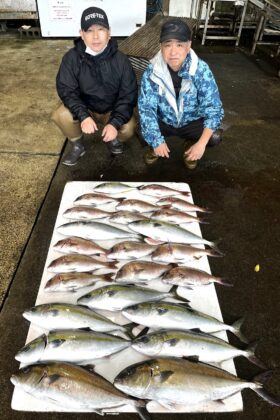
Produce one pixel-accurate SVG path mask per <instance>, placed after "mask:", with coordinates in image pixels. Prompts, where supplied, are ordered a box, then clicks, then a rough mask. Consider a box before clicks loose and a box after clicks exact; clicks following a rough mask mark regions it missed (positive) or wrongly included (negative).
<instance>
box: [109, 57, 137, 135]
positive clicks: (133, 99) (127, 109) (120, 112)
mask: <svg viewBox="0 0 280 420" xmlns="http://www.w3.org/2000/svg"><path fill="white" fill-rule="evenodd" d="M122 63H123V68H122V71H121V73H122V76H121V81H120V87H119V92H118V97H117V100H116V102H115V104H114V106H113V109H112V111H111V115H110V119H109V121H108V123H109V124H112V125H113V126H114V127H115V128H116V129H117V130H118V129H119V128H120V127H121V126H122V125H123V124H126V123H127V122H128V121H129V120H130V119H131V117H132V113H133V108H134V107H135V105H136V103H137V91H138V89H137V80H136V76H135V73H134V70H133V68H132V65H131V63H130V61H129V59H128V58H127V57H126V56H123V60H122Z"/></svg>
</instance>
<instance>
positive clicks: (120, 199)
mask: <svg viewBox="0 0 280 420" xmlns="http://www.w3.org/2000/svg"><path fill="white" fill-rule="evenodd" d="M115 200H116V201H118V202H119V203H121V202H122V201H124V200H126V197H119V198H116V199H115Z"/></svg>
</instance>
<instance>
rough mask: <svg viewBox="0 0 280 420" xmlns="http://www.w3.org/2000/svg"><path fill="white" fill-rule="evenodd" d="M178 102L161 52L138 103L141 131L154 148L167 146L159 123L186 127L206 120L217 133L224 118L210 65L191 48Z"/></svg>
mask: <svg viewBox="0 0 280 420" xmlns="http://www.w3.org/2000/svg"><path fill="white" fill-rule="evenodd" d="M179 76H181V77H182V85H181V90H180V94H179V98H178V100H176V94H175V90H174V86H173V83H172V79H171V75H170V73H169V70H168V68H167V64H166V63H165V61H164V60H163V57H162V54H161V52H159V53H158V54H157V55H156V56H155V57H154V58H153V59H152V60H151V64H150V65H149V66H148V67H147V69H146V70H145V72H144V74H143V78H142V81H141V92H140V96H139V100H138V109H139V115H140V123H141V131H142V135H143V137H144V139H145V141H146V142H147V143H148V144H149V145H150V146H152V147H153V148H156V147H158V146H159V145H160V144H162V143H164V141H165V139H164V137H163V136H162V135H161V132H160V129H159V125H158V120H161V121H163V122H164V123H165V124H167V125H170V126H172V127H178V128H179V127H183V126H185V125H187V124H189V123H190V122H191V121H194V120H198V119H199V118H203V121H204V127H207V128H211V129H212V130H217V129H218V128H219V127H220V124H221V121H222V119H223V116H224V111H223V107H222V103H221V100H220V95H219V91H218V87H217V85H216V82H215V79H214V76H213V73H212V72H211V70H210V68H209V66H208V65H207V64H206V63H205V62H204V61H202V60H201V59H199V58H198V57H197V55H196V54H195V52H194V51H193V50H192V49H191V50H190V53H189V54H188V55H187V57H186V59H185V61H184V63H183V65H182V67H181V69H180V71H179Z"/></svg>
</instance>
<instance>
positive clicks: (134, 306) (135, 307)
mask: <svg viewBox="0 0 280 420" xmlns="http://www.w3.org/2000/svg"><path fill="white" fill-rule="evenodd" d="M138 308H139V305H132V306H129V309H132V310H133V311H135V310H136V309H138Z"/></svg>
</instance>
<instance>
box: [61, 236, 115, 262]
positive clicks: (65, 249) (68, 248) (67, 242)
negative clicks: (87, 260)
mask: <svg viewBox="0 0 280 420" xmlns="http://www.w3.org/2000/svg"><path fill="white" fill-rule="evenodd" d="M53 249H54V250H55V251H58V252H61V253H63V254H82V255H94V256H95V258H96V257H102V256H103V257H106V254H107V250H106V249H105V248H102V247H101V246H100V245H97V244H96V243H95V242H93V241H90V240H88V239H83V238H78V237H76V236H70V237H68V238H65V239H61V240H60V241H58V242H57V243H56V244H55V245H54V246H53Z"/></svg>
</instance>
